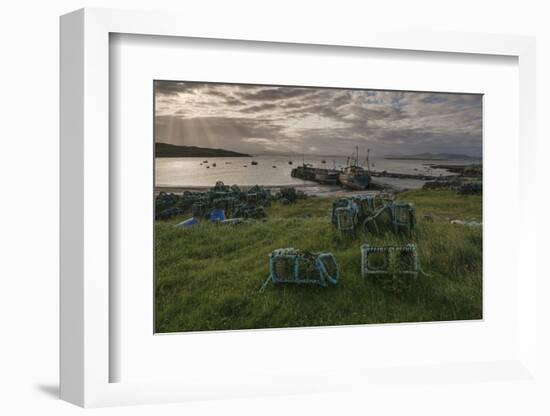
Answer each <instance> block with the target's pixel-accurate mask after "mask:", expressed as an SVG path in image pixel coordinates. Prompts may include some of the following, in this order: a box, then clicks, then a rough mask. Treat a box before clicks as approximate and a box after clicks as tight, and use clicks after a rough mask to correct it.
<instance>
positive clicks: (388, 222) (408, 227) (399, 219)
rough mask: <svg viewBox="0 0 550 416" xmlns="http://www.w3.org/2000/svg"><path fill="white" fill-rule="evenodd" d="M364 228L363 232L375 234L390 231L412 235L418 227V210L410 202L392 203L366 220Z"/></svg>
mask: <svg viewBox="0 0 550 416" xmlns="http://www.w3.org/2000/svg"><path fill="white" fill-rule="evenodd" d="M362 227H363V231H365V232H367V233H373V234H378V233H380V232H383V231H388V230H390V231H393V232H394V233H396V234H399V233H410V232H411V231H413V230H414V228H415V227H416V209H415V207H414V205H412V204H409V203H408V202H392V203H390V204H387V205H384V206H382V207H381V208H380V209H378V210H377V211H376V212H375V213H374V214H372V215H370V216H368V217H367V218H365V220H364V221H363V224H362Z"/></svg>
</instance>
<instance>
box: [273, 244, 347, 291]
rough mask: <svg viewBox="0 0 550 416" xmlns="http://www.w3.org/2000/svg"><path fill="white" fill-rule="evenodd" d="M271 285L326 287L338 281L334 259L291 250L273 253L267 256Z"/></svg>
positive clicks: (324, 254) (320, 254)
mask: <svg viewBox="0 0 550 416" xmlns="http://www.w3.org/2000/svg"><path fill="white" fill-rule="evenodd" d="M269 271H270V275H271V280H272V281H273V283H313V284H318V285H321V286H327V284H328V283H332V284H336V283H337V282H338V280H339V270H338V264H337V262H336V258H335V257H334V255H333V254H332V253H309V252H302V251H300V250H296V249H293V248H287V249H279V250H275V251H273V252H272V253H271V254H270V256H269Z"/></svg>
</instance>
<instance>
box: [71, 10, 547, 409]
mask: <svg viewBox="0 0 550 416" xmlns="http://www.w3.org/2000/svg"><path fill="white" fill-rule="evenodd" d="M180 22H181V20H180V16H174V15H169V14H163V13H158V14H157V13H141V12H122V11H112V10H96V9H92V10H90V9H84V10H79V11H76V12H74V13H71V14H69V15H66V16H63V17H62V18H61V83H62V86H61V114H62V118H61V209H62V213H61V252H62V259H61V396H62V398H63V399H65V400H67V401H70V402H72V403H75V404H78V405H81V406H105V405H115V404H137V403H155V402H165V401H185V400H193V399H197V398H226V397H227V398H230V397H253V396H261V395H269V394H288V393H290V394H297V393H319V392H325V391H326V392H328V391H342V390H344V391H356V389H358V390H357V391H359V390H361V389H362V388H366V387H367V386H368V388H369V389H381V391H382V390H384V389H383V388H381V387H380V386H381V385H387V383H391V384H395V386H396V388H403V389H406V388H407V385H410V384H411V383H419V382H420V383H426V385H429V384H430V383H432V384H433V383H434V381H435V382H443V383H453V382H456V381H457V380H460V381H461V382H467V383H472V384H473V385H478V384H479V383H480V382H481V381H489V382H495V383H497V382H502V381H507V382H512V383H513V382H518V383H519V382H522V381H525V380H531V381H530V382H532V383H536V382H537V379H536V377H535V374H536V369H537V365H536V361H535V348H536V343H537V339H536V319H535V318H536V302H533V299H534V297H535V293H536V292H535V290H536V278H537V274H536V270H535V262H534V257H533V256H534V251H533V250H532V245H533V244H534V243H532V242H533V241H535V239H534V230H535V229H536V219H535V218H534V216H533V215H531V211H528V210H529V206H530V204H531V203H532V202H533V201H532V198H533V196H532V195H533V193H532V192H531V191H532V190H531V189H530V188H531V187H532V184H530V182H529V180H528V178H529V176H530V175H531V174H532V172H533V169H534V159H535V155H534V150H533V147H532V145H533V143H534V141H535V133H534V114H535V111H534V110H535V99H534V91H535V78H534V62H535V61H534V59H535V55H534V53H535V49H534V40H533V39H531V38H524V37H515V36H504V35H502V36H493V35H481V34H450V33H441V34H438V35H437V36H433V34H430V35H429V36H428V35H427V34H426V33H422V32H418V33H407V34H406V36H405V35H404V34H403V33H383V32H377V31H372V32H368V31H363V30H362V31H360V32H357V33H355V32H349V33H347V32H346V33H341V34H339V35H336V34H333V35H330V38H327V34H326V33H324V32H322V31H319V32H316V31H311V32H309V33H308V34H307V36H306V37H305V38H304V36H305V35H304V34H303V33H301V32H300V31H297V30H296V31H294V30H285V31H284V32H283V31H282V30H280V29H277V28H275V27H273V28H271V27H269V26H266V27H264V28H263V30H261V31H259V30H257V29H254V28H252V27H251V28H250V31H248V32H247V31H246V30H245V31H244V32H243V33H246V36H244V35H242V34H241V35H234V34H233V32H232V31H231V26H230V25H227V26H224V25H217V26H216V27H205V26H204V25H200V24H199V23H198V22H197V23H193V22H190V23H189V25H186V26H182V25H181V24H180ZM518 149H519V152H518ZM503 177H506V180H505V181H504V180H503ZM504 207H505V208H504ZM527 212H529V213H530V214H529V215H526V213H527ZM510 218H514V222H515V224H516V226H514V227H507V230H506V236H507V237H506V239H504V238H502V224H504V223H507V224H508V223H509V222H510ZM527 242H530V243H527ZM504 253H505V254H504ZM503 258H505V259H506V261H502V260H503ZM520 270H521V278H520ZM403 346H406V348H403ZM381 394H383V393H381Z"/></svg>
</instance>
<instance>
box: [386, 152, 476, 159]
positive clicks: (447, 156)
mask: <svg viewBox="0 0 550 416" xmlns="http://www.w3.org/2000/svg"><path fill="white" fill-rule="evenodd" d="M384 158H385V159H412V160H481V158H480V157H474V156H468V155H462V154H457V153H429V152H428V153H418V154H416V155H386V156H385V157H384Z"/></svg>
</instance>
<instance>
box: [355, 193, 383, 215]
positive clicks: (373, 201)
mask: <svg viewBox="0 0 550 416" xmlns="http://www.w3.org/2000/svg"><path fill="white" fill-rule="evenodd" d="M352 198H353V201H354V202H355V203H356V204H357V205H359V208H360V209H361V212H362V213H363V214H364V215H372V214H373V213H374V212H376V211H377V210H379V209H380V208H382V207H383V206H384V205H386V204H387V203H388V200H387V199H384V198H381V197H379V196H375V195H356V196H354V197H352Z"/></svg>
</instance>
